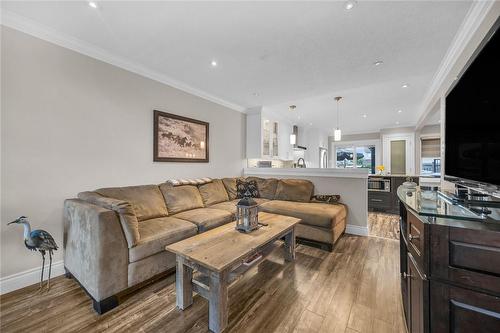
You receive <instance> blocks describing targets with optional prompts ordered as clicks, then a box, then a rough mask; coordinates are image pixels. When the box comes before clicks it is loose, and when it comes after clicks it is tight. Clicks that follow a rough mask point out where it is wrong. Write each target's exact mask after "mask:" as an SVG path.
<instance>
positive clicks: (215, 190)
mask: <svg viewBox="0 0 500 333" xmlns="http://www.w3.org/2000/svg"><path fill="white" fill-rule="evenodd" d="M198 189H199V190H200V194H201V198H202V199H203V203H204V204H205V206H211V205H215V204H216V203H219V202H223V201H228V200H229V196H228V195H227V192H226V189H225V188H224V185H223V184H222V180H220V179H214V180H213V181H212V182H211V183H207V184H204V185H201V186H199V187H198Z"/></svg>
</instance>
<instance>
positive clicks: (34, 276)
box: [0, 260, 64, 295]
mask: <svg viewBox="0 0 500 333" xmlns="http://www.w3.org/2000/svg"><path fill="white" fill-rule="evenodd" d="M41 273H42V271H41V269H40V268H32V269H28V270H26V271H24V272H19V273H16V274H12V275H9V276H6V277H3V278H1V279H0V294H2V295H3V294H6V293H9V292H11V291H14V290H17V289H21V288H24V287H27V286H31V285H32V284H35V283H39V282H40V274H41ZM43 274H44V280H46V279H47V277H48V274H49V265H45V271H44V273H43ZM63 274H64V261H62V260H59V261H54V262H53V263H52V273H51V278H53V277H56V276H59V275H63Z"/></svg>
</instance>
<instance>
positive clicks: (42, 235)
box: [7, 216, 57, 291]
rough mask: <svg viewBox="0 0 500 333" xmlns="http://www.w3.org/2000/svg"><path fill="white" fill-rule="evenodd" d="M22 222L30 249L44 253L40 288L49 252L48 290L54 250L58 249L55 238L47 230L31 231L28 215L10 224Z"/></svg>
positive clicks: (25, 241)
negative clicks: (46, 256) (46, 255)
mask: <svg viewBox="0 0 500 333" xmlns="http://www.w3.org/2000/svg"><path fill="white" fill-rule="evenodd" d="M13 223H15V224H22V225H23V227H24V245H25V246H26V248H27V249H28V250H31V251H38V252H40V253H41V254H42V275H41V277H40V288H39V290H40V291H41V290H42V289H43V271H44V268H45V254H46V253H47V252H48V253H49V278H48V280H47V291H48V290H50V273H51V271H52V252H53V251H55V250H57V244H56V242H55V241H54V238H53V237H52V236H51V235H50V234H49V233H48V232H47V231H45V230H33V231H31V226H30V222H29V221H28V218H27V217H26V216H20V217H18V218H17V219H16V220H14V221H12V222H9V223H8V224H7V225H9V224H13Z"/></svg>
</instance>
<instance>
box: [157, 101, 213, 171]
mask: <svg viewBox="0 0 500 333" xmlns="http://www.w3.org/2000/svg"><path fill="white" fill-rule="evenodd" d="M208 128H209V124H208V123H207V122H204V121H201V120H196V119H191V118H186V117H182V116H178V115H175V114H171V113H166V112H162V111H158V110H154V143H153V146H154V152H153V160H154V161H155V162H208V161H209V159H208V146H209V144H208Z"/></svg>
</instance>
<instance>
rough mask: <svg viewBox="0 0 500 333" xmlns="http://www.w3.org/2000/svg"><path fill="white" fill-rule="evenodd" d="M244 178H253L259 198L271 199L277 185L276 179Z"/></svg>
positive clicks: (248, 178) (250, 178)
mask: <svg viewBox="0 0 500 333" xmlns="http://www.w3.org/2000/svg"><path fill="white" fill-rule="evenodd" d="M246 180H248V181H251V180H255V182H256V183H257V188H258V190H259V195H260V197H261V198H264V199H269V200H273V199H274V196H275V195H276V188H277V187H278V180H277V179H275V178H259V177H247V178H246Z"/></svg>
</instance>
